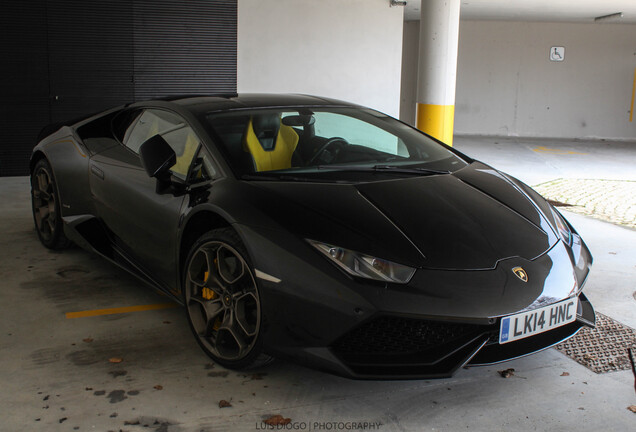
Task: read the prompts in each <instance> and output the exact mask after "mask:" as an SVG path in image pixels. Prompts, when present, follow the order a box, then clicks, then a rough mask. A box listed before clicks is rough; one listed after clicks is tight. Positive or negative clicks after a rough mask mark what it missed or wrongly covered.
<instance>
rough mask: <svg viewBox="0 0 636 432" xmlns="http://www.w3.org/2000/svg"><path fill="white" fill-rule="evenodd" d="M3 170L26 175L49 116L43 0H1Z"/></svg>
mask: <svg viewBox="0 0 636 432" xmlns="http://www.w3.org/2000/svg"><path fill="white" fill-rule="evenodd" d="M0 52H1V53H2V62H1V64H0V176H13V175H24V174H26V173H27V172H28V166H29V156H30V155H31V149H32V148H33V145H34V144H35V142H36V139H37V136H38V132H39V131H40V128H41V127H42V126H44V125H46V124H47V123H49V122H50V117H49V79H48V59H47V42H46V9H45V3H44V0H30V1H15V2H13V1H11V2H6V1H4V0H3V1H2V5H1V6H0Z"/></svg>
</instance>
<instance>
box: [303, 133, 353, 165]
mask: <svg viewBox="0 0 636 432" xmlns="http://www.w3.org/2000/svg"><path fill="white" fill-rule="evenodd" d="M335 144H339V145H340V146H343V145H349V142H348V141H347V140H346V139H344V138H340V137H333V138H329V139H328V140H327V142H325V143H324V144H323V145H322V146H321V147H320V148H319V149H318V151H316V154H314V155H313V156H312V157H311V158H310V159H309V161H307V163H306V165H307V166H311V165H314V164H315V162H316V161H318V160H320V158H321V157H322V155H323V153H326V152H327V150H329V148H330V147H332V146H334V145H335Z"/></svg>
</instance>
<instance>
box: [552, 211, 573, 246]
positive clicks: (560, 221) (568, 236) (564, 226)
mask: <svg viewBox="0 0 636 432" xmlns="http://www.w3.org/2000/svg"><path fill="white" fill-rule="evenodd" d="M550 210H552V216H553V217H554V221H555V222H556V228H557V231H558V232H559V236H561V239H563V241H564V242H565V244H567V245H568V246H572V231H571V230H570V227H569V226H568V223H567V222H566V221H565V219H564V218H563V216H561V213H559V211H558V210H557V209H555V208H554V207H552V206H550Z"/></svg>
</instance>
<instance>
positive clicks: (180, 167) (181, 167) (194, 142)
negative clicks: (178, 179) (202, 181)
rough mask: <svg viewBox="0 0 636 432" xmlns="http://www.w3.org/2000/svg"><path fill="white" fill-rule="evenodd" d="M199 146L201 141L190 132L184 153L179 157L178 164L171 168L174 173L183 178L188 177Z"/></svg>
mask: <svg viewBox="0 0 636 432" xmlns="http://www.w3.org/2000/svg"><path fill="white" fill-rule="evenodd" d="M188 129H189V128H188ZM198 146H199V140H198V139H197V138H196V136H195V135H194V132H192V131H190V132H189V133H188V138H187V139H186V142H185V145H184V147H183V153H181V154H178V155H177V163H176V164H174V166H173V167H172V168H171V169H172V171H173V172H175V173H177V174H180V175H182V176H183V177H185V176H187V174H188V169H189V168H190V164H191V163H192V159H193V158H194V152H195V151H196V150H197V147H198Z"/></svg>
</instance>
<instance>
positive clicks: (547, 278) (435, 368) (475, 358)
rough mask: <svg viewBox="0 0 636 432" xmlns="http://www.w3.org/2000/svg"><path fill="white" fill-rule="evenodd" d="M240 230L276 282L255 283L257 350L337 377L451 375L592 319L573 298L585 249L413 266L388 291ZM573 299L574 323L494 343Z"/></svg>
mask: <svg viewBox="0 0 636 432" xmlns="http://www.w3.org/2000/svg"><path fill="white" fill-rule="evenodd" d="M242 228H243V229H242V230H241V233H242V235H243V236H244V238H245V243H246V244H247V245H249V247H250V249H252V250H251V251H250V252H251V256H252V257H254V266H255V267H256V268H257V269H258V270H260V271H261V272H264V273H267V274H269V275H273V276H274V277H275V278H277V279H279V280H280V282H272V281H266V280H259V285H260V290H261V302H262V311H263V316H264V318H263V322H262V325H261V329H262V331H263V337H264V341H263V342H264V347H265V349H266V350H267V351H269V352H270V353H271V354H273V355H275V356H277V357H284V358H289V359H291V360H294V361H298V362H300V363H303V364H307V365H309V366H312V367H314V368H317V369H322V370H326V371H329V372H331V373H335V374H338V375H342V376H346V377H351V378H357V379H425V378H445V377H450V376H452V375H453V373H454V372H455V371H457V370H458V369H460V368H461V367H463V366H466V365H482V364H491V363H497V362H502V361H506V360H510V359H513V358H517V357H520V356H524V355H528V354H531V353H534V352H537V351H540V350H543V349H546V348H548V347H550V346H552V345H554V344H557V343H559V342H561V341H563V340H565V339H567V338H569V337H571V336H573V335H574V334H576V333H577V332H578V331H579V330H580V329H581V328H582V327H583V326H584V325H594V322H595V316H594V309H593V308H592V305H591V304H590V302H589V301H588V300H587V298H586V297H585V296H584V295H583V294H581V293H580V289H581V286H582V283H583V281H584V279H585V276H587V272H588V271H589V266H590V265H591V255H589V251H588V250H587V248H586V247H585V245H584V244H583V243H581V247H580V248H579V251H578V253H577V255H578V256H577V257H576V259H574V257H572V252H571V250H569V249H568V248H566V247H565V246H564V245H563V243H561V242H559V243H557V245H555V246H554V247H553V248H552V249H551V250H549V251H547V252H546V253H545V254H544V255H542V256H541V257H537V258H536V259H534V260H532V261H528V260H523V259H520V258H511V259H509V260H502V261H500V262H499V263H498V265H497V267H496V268H494V269H491V270H479V271H440V270H425V269H420V270H418V272H417V273H416V275H415V276H414V277H413V279H412V281H411V282H410V283H409V285H386V284H381V283H380V284H373V283H369V282H366V281H359V280H354V279H351V278H349V277H346V276H345V275H344V274H343V272H341V271H340V270H339V269H337V268H336V267H335V266H334V265H332V264H331V263H329V262H328V261H327V260H326V259H324V258H323V257H321V256H319V255H318V254H317V252H315V251H314V250H312V249H311V248H310V247H309V246H307V245H306V244H305V243H304V242H299V241H296V239H295V238H294V237H292V236H286V235H285V234H284V233H280V232H277V235H276V238H275V240H276V241H272V240H270V239H271V237H270V235H268V234H267V233H263V232H258V233H257V232H255V231H252V230H250V229H249V228H247V227H242ZM265 251H267V252H265ZM517 265H521V266H523V268H524V269H525V270H526V271H527V272H528V274H529V275H530V279H529V281H528V282H527V283H525V282H522V281H520V280H519V279H518V278H517V277H516V276H514V274H513V272H512V271H510V269H511V268H513V267H514V266H517ZM583 269H584V270H585V271H583ZM573 270H575V271H573ZM577 270H578V271H577ZM575 295H578V296H579V299H580V301H579V311H578V312H577V320H576V321H574V322H573V323H570V324H568V325H565V326H562V327H559V328H556V329H553V330H551V331H548V332H545V333H541V334H538V335H535V336H532V337H528V338H525V339H522V340H519V341H516V342H510V343H507V344H504V345H500V344H499V343H498V335H499V326H500V320H501V318H502V317H504V316H507V315H511V314H514V313H517V312H518V311H521V310H523V309H526V308H528V307H529V306H530V305H534V304H535V303H536V302H544V303H542V304H543V305H545V302H548V303H553V302H557V301H560V300H562V299H565V298H568V297H572V296H575ZM532 307H534V306H532Z"/></svg>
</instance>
